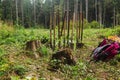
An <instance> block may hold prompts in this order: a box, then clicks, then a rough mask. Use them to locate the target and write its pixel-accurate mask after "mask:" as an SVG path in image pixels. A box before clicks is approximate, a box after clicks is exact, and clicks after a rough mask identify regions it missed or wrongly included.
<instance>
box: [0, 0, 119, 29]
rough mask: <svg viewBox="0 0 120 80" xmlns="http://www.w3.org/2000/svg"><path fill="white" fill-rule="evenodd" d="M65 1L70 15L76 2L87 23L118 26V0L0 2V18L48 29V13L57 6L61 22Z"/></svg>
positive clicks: (25, 25)
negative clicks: (96, 22)
mask: <svg viewBox="0 0 120 80" xmlns="http://www.w3.org/2000/svg"><path fill="white" fill-rule="evenodd" d="M65 1H68V2H69V10H70V11H69V12H70V15H72V14H73V12H74V9H75V8H74V6H75V5H76V4H74V3H75V1H78V11H80V9H81V8H82V13H83V15H84V19H86V20H87V21H88V22H92V21H98V22H99V23H100V24H102V25H104V26H106V27H108V26H116V25H119V24H120V0H0V18H1V20H3V21H5V22H11V23H13V24H18V25H22V26H24V27H26V28H28V27H32V26H37V25H42V26H45V28H49V23H50V12H55V11H57V10H58V9H57V8H58V7H57V6H59V10H60V18H61V21H62V17H63V15H64V14H63V12H64V4H66V2H65ZM81 5H82V6H81ZM71 20H72V18H71Z"/></svg>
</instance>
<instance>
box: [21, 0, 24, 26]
mask: <svg viewBox="0 0 120 80" xmlns="http://www.w3.org/2000/svg"><path fill="white" fill-rule="evenodd" d="M23 2H24V0H21V16H22V25H24V10H23Z"/></svg>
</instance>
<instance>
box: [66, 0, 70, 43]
mask: <svg viewBox="0 0 120 80" xmlns="http://www.w3.org/2000/svg"><path fill="white" fill-rule="evenodd" d="M66 9H67V23H66V24H67V25H66V26H67V29H68V30H67V31H68V32H67V44H68V43H69V27H70V26H69V0H67V8H66Z"/></svg>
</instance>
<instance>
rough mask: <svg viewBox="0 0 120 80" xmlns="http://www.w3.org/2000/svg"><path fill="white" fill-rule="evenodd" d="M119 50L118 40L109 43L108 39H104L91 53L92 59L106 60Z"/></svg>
mask: <svg viewBox="0 0 120 80" xmlns="http://www.w3.org/2000/svg"><path fill="white" fill-rule="evenodd" d="M119 52H120V45H119V43H118V42H112V43H109V40H107V39H104V40H103V41H102V42H101V43H100V44H99V46H98V47H97V48H95V49H94V50H93V52H92V54H91V57H92V60H93V61H95V62H96V61H100V60H101V61H108V60H110V59H112V58H113V57H114V56H115V55H117V54H118V53H119Z"/></svg>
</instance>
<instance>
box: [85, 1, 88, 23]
mask: <svg viewBox="0 0 120 80" xmlns="http://www.w3.org/2000/svg"><path fill="white" fill-rule="evenodd" d="M85 1H86V2H85V3H86V20H87V21H88V0H85Z"/></svg>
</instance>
